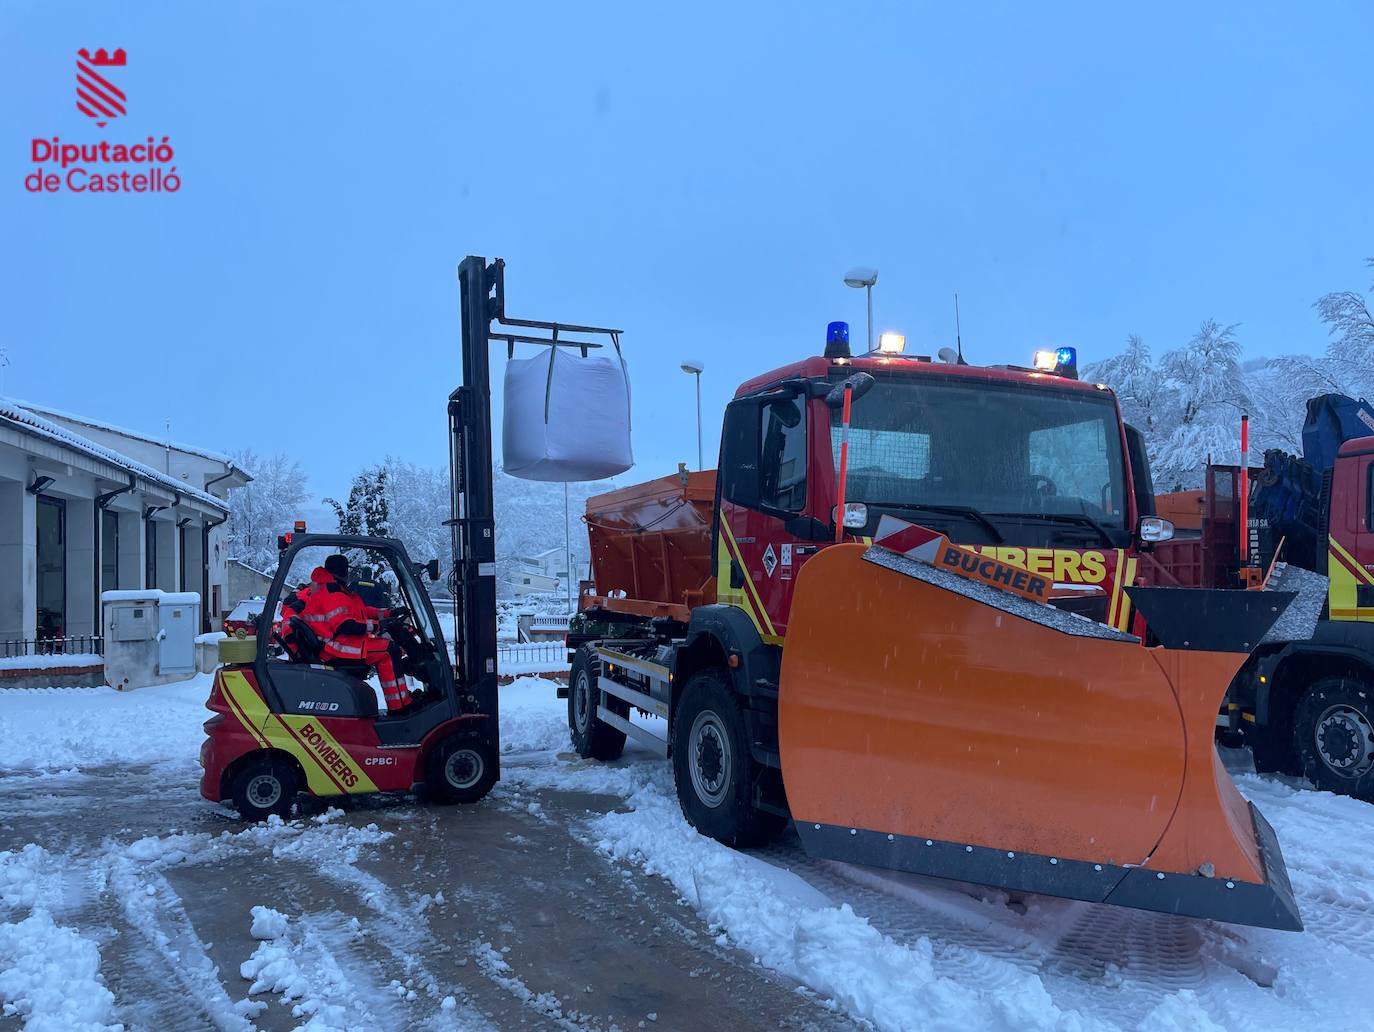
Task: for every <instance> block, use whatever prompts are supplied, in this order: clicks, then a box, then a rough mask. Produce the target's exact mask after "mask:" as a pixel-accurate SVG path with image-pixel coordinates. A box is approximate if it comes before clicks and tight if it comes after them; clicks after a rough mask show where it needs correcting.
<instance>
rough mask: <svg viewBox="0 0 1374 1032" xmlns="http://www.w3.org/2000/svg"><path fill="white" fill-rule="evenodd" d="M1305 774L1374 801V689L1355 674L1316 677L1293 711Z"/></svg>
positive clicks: (1322, 785) (1315, 781)
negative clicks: (1320, 678) (1318, 678)
mask: <svg viewBox="0 0 1374 1032" xmlns="http://www.w3.org/2000/svg"><path fill="white" fill-rule="evenodd" d="M1293 725H1294V739H1295V742H1296V744H1297V748H1298V755H1299V756H1300V757H1301V758H1302V768H1303V773H1304V774H1306V775H1307V778H1308V780H1309V781H1311V782H1312V784H1314V785H1316V786H1317V787H1318V788H1321V789H1325V790H1326V791H1328V792H1335V793H1337V794H1338V795H1348V796H1354V797H1355V798H1357V799H1363V800H1365V801H1374V692H1371V689H1370V687H1369V685H1367V684H1365V683H1364V682H1363V681H1361V680H1359V679H1357V678H1353V677H1326V678H1323V679H1322V680H1320V681H1318V682H1316V683H1315V684H1314V685H1312V687H1311V688H1310V689H1308V691H1307V694H1306V695H1304V696H1303V698H1302V701H1301V702H1300V703H1298V709H1297V713H1296V714H1295V715H1294V720H1293Z"/></svg>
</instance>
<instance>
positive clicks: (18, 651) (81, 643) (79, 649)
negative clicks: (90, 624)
mask: <svg viewBox="0 0 1374 1032" xmlns="http://www.w3.org/2000/svg"><path fill="white" fill-rule="evenodd" d="M104 654H105V639H104V638H103V637H101V636H100V635H98V634H76V635H72V636H71V637H67V638H22V639H19V638H16V639H11V640H9V641H0V658H4V659H16V658H20V657H23V656H103V655H104Z"/></svg>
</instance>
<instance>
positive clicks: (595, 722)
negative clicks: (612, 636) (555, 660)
mask: <svg viewBox="0 0 1374 1032" xmlns="http://www.w3.org/2000/svg"><path fill="white" fill-rule="evenodd" d="M600 674H601V662H600V660H598V659H597V658H596V650H595V649H593V648H592V647H591V646H590V645H584V646H583V647H582V648H580V649H578V650H577V655H576V656H574V657H573V664H572V669H571V670H570V671H569V672H568V730H569V731H571V732H572V744H573V749H574V750H575V751H576V752H577V755H578V756H580V757H582V758H583V759H584V760H616V759H619V758H620V754H621V753H623V752H624V751H625V732H624V731H620V730H617V729H616V728H613V727H611V725H610V724H607V723H606V722H605V721H603V720H600V719H598V718H597V715H596V701H597V696H598V695H599V694H600V693H599V692H597V690H596V679H597V677H598V676H600ZM606 704H607V707H608V708H609V709H610V710H611V712H612V713H616V714H619V715H620V716H622V717H628V716H629V714H630V706H629V703H627V702H625V701H624V700H623V699H617V698H614V697H612V698H610V699H607V700H606Z"/></svg>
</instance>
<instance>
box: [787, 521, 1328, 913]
mask: <svg viewBox="0 0 1374 1032" xmlns="http://www.w3.org/2000/svg"><path fill="white" fill-rule="evenodd" d="M1127 590H1128V591H1129V592H1130V593H1131V598H1132V601H1133V602H1134V603H1135V604H1136V605H1137V606H1138V607H1139V609H1140V611H1141V612H1142V613H1143V615H1144V617H1145V619H1146V620H1147V621H1148V622H1149V625H1150V627H1151V630H1152V632H1153V634H1154V635H1155V637H1157V638H1158V639H1159V640H1160V641H1161V643H1162V644H1161V645H1159V646H1155V647H1149V648H1147V647H1144V646H1142V644H1141V643H1140V640H1139V639H1138V638H1136V637H1134V636H1131V635H1128V634H1123V633H1121V632H1118V631H1116V630H1113V629H1112V628H1110V627H1107V626H1105V625H1103V624H1099V623H1096V622H1095V621H1092V620H1088V619H1086V618H1084V617H1082V616H1077V615H1074V614H1071V613H1067V612H1065V611H1062V610H1059V609H1055V608H1054V607H1053V606H1050V605H1045V604H1043V603H1040V602H1037V601H1034V600H1031V599H1025V598H1021V597H1019V596H1016V595H1013V594H1011V593H1009V592H1007V591H1003V590H1000V589H999V588H997V587H994V586H990V585H989V584H986V583H976V582H973V581H970V580H968V579H966V578H965V577H962V576H959V575H958V574H956V573H953V572H950V571H949V570H947V569H944V568H942V567H941V566H940V565H939V564H938V563H935V564H932V563H927V562H922V561H921V560H919V559H914V558H909V557H907V556H903V555H900V554H898V553H896V552H891V551H887V550H886V549H883V548H881V547H874V548H867V549H865V547H864V546H862V545H841V546H836V547H833V548H828V549H825V550H823V551H821V552H820V553H818V554H817V555H815V556H813V557H811V558H810V559H809V560H808V561H807V562H806V564H805V565H804V566H803V567H802V568H801V570H800V571H799V573H798V577H797V585H796V595H795V597H794V600H793V603H792V615H791V621H790V625H789V628H788V634H787V648H786V649H785V650H784V653H783V661H782V676H781V684H780V692H779V705H778V719H779V738H780V749H781V758H782V771H783V780H784V784H785V786H786V790H787V800H788V803H789V805H790V807H791V811H792V816H793V818H794V820H795V822H796V827H797V831H798V834H799V835H800V837H801V841H802V845H803V846H804V848H805V849H806V851H807V852H808V853H810V854H812V855H815V856H822V857H826V858H830V859H835V860H842V861H847V862H851V863H860V864H869V865H872V866H875V867H884V868H892V869H896V870H902V871H912V872H916V873H919V874H925V875H933V876H936V877H941V878H950V879H956V880H959V881H964V882H974V883H978V884H982V885H990V886H996V887H1000V888H1004V889H1014V890H1022V891H1027V892H1037V893H1044V894H1046V895H1050V896H1062V897H1067V898H1070V899H1079V900H1088V901H1091V902H1097V903H1112V904H1116V905H1118V906H1126V907H1136V908H1139V909H1143V910H1152V911H1161V912H1164V913H1172V914H1186V915H1190V916H1193V917H1204V918H1214V919H1216V920H1219V921H1230V922H1235V923H1238V924H1249V925H1260V926H1265V927H1271V928H1282V929H1291V930H1295V931H1296V930H1300V929H1301V928H1302V921H1301V918H1300V917H1299V915H1298V909H1297V904H1296V902H1295V900H1294V898H1293V892H1292V889H1291V887H1290V886H1289V883H1288V875H1287V871H1286V870H1285V868H1284V863H1283V857H1282V854H1281V853H1280V851H1279V846H1278V841H1277V839H1276V838H1275V836H1274V832H1273V830H1272V829H1271V828H1270V827H1269V824H1268V823H1267V822H1266V821H1265V819H1264V818H1263V817H1262V816H1261V815H1260V812H1259V811H1258V810H1257V809H1255V807H1254V806H1252V805H1251V804H1249V803H1247V802H1246V801H1245V800H1244V799H1243V798H1242V797H1241V795H1240V792H1239V791H1238V790H1237V789H1236V786H1235V784H1234V783H1233V782H1232V781H1231V777H1230V775H1229V774H1228V773H1227V772H1226V770H1225V769H1224V768H1223V766H1222V764H1221V759H1220V757H1219V756H1218V755H1217V751H1216V748H1215V745H1214V744H1213V731H1214V727H1215V720H1216V714H1217V710H1218V707H1219V706H1220V704H1221V701H1222V697H1223V696H1224V694H1225V692H1226V688H1227V685H1228V684H1229V683H1230V680H1231V678H1232V676H1233V675H1234V674H1235V673H1236V671H1237V670H1239V669H1240V667H1241V665H1242V664H1243V663H1244V661H1245V659H1246V656H1247V655H1248V654H1249V652H1250V650H1251V649H1252V648H1253V647H1254V646H1255V645H1256V644H1258V642H1259V639H1260V638H1261V637H1262V636H1263V635H1264V634H1265V632H1266V631H1267V630H1268V629H1269V627H1270V626H1271V625H1272V623H1273V622H1274V621H1275V620H1277V619H1278V616H1279V615H1280V614H1281V613H1282V611H1283V609H1284V608H1285V607H1286V606H1287V604H1288V602H1290V601H1291V600H1292V595H1291V594H1289V595H1285V594H1284V593H1281V592H1271V591H1265V592H1259V591H1217V590H1205V589H1191V588H1129V589H1127Z"/></svg>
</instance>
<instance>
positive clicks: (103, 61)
mask: <svg viewBox="0 0 1374 1032" xmlns="http://www.w3.org/2000/svg"><path fill="white" fill-rule="evenodd" d="M76 56H77V57H83V58H85V59H86V60H87V61H89V62H90V63H91V64H93V65H95V67H97V68H105V67H110V68H123V67H124V65H125V64H126V63H128V58H127V56H126V55H125V53H124V48H123V47H120V48H119V49H118V50H116V51H115V52H114V53H113V54H110V53H106V51H105V48H104V47H101V48H100V49H99V50H97V51H96V52H95V55H94V56H92V55H91V52H90V51H89V50H87V49H86V48H85V47H82V48H81V49H80V50H78V51H77V52H76Z"/></svg>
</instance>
